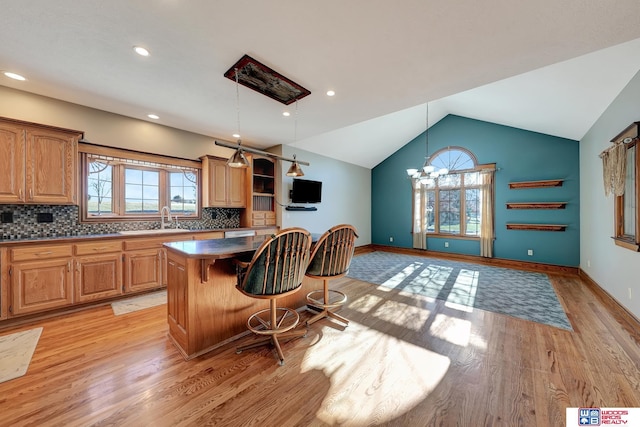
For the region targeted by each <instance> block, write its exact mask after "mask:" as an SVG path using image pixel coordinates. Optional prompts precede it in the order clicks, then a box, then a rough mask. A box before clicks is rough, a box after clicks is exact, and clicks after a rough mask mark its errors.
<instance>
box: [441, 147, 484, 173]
mask: <svg viewBox="0 0 640 427" xmlns="http://www.w3.org/2000/svg"><path fill="white" fill-rule="evenodd" d="M430 164H431V165H432V166H435V168H436V170H438V169H441V168H446V169H449V170H450V171H460V170H466V169H473V168H475V167H476V165H475V163H474V161H473V159H472V158H471V157H470V156H469V154H468V153H465V152H464V151H462V150H458V149H455V148H451V149H449V150H446V151H443V152H442V153H440V154H438V155H437V156H436V157H434V158H433V159H432V160H431V162H430Z"/></svg>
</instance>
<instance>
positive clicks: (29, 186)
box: [26, 128, 77, 204]
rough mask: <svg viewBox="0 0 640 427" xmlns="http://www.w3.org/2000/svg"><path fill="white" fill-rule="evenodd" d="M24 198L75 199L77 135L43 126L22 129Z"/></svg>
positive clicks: (35, 200)
mask: <svg viewBox="0 0 640 427" xmlns="http://www.w3.org/2000/svg"><path fill="white" fill-rule="evenodd" d="M26 141H27V150H26V153H27V154H26V191H27V195H26V201H27V202H29V203H47V204H74V203H76V188H75V187H76V186H75V182H76V181H75V176H76V151H77V137H76V136H73V135H71V134H66V133H62V132H55V131H51V130H47V129H36V128H33V129H30V128H27V131H26Z"/></svg>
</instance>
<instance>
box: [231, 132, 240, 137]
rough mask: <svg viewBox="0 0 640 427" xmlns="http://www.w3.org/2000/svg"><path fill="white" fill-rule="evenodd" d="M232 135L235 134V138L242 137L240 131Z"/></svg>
mask: <svg viewBox="0 0 640 427" xmlns="http://www.w3.org/2000/svg"><path fill="white" fill-rule="evenodd" d="M231 136H233V137H234V138H240V134H239V133H234V134H233V135H231Z"/></svg>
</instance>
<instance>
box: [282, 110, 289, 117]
mask: <svg viewBox="0 0 640 427" xmlns="http://www.w3.org/2000/svg"><path fill="white" fill-rule="evenodd" d="M282 115H283V116H285V117H289V116H290V115H291V113H290V112H288V111H283V112H282Z"/></svg>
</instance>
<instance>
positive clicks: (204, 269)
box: [164, 236, 321, 359]
mask: <svg viewBox="0 0 640 427" xmlns="http://www.w3.org/2000/svg"><path fill="white" fill-rule="evenodd" d="M265 237H266V236H252V237H233V238H226V239H211V240H200V241H194V240H189V241H182V242H172V243H165V244H164V246H165V248H166V250H167V276H168V277H167V279H168V280H167V303H168V307H167V317H168V323H169V337H170V338H171V340H172V341H173V342H174V343H175V344H176V346H177V347H178V349H179V350H180V352H181V353H182V355H183V356H184V357H185V359H191V358H193V357H196V356H199V355H201V354H203V353H206V352H208V351H210V350H213V349H214V348H216V347H219V346H221V345H224V344H226V343H227V342H229V341H231V340H233V339H236V338H238V337H240V336H242V335H245V334H247V333H248V330H247V325H246V323H247V319H248V318H249V316H251V314H253V313H255V312H256V311H258V310H261V309H266V308H269V301H268V300H258V299H255V298H249V297H247V296H246V295H244V294H242V293H241V292H240V291H238V290H237V289H236V283H237V279H236V271H235V267H234V265H233V262H232V259H233V258H237V257H241V258H245V259H250V258H251V256H252V255H253V253H254V252H255V250H256V249H257V248H258V247H259V246H260V245H261V244H262V242H263V241H264V239H265ZM319 287H321V283H319V281H317V280H314V279H310V278H307V277H305V279H304V281H303V284H302V289H300V290H299V291H298V292H296V293H294V294H292V295H289V296H287V297H284V298H282V299H279V300H278V305H280V306H287V307H291V308H300V307H303V306H305V305H306V295H307V293H309V292H311V291H312V290H314V289H317V288H319Z"/></svg>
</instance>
